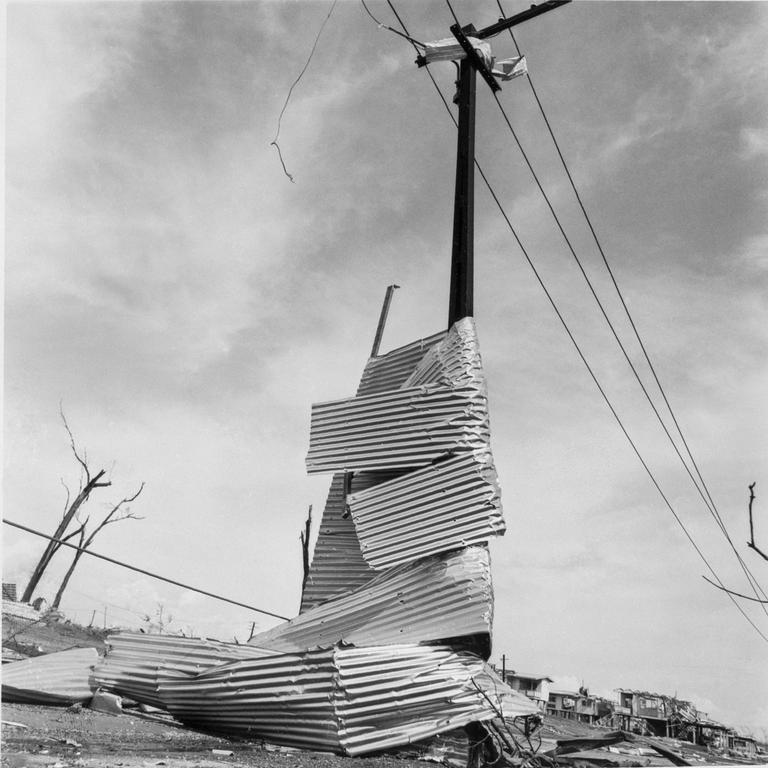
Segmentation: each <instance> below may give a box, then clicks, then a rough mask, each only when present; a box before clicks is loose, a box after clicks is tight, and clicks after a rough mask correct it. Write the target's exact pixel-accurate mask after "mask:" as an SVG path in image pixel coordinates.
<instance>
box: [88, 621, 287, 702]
mask: <svg viewBox="0 0 768 768" xmlns="http://www.w3.org/2000/svg"><path fill="white" fill-rule="evenodd" d="M107 646H108V649H107V655H106V656H105V657H104V658H103V659H102V660H101V661H100V662H99V663H98V664H97V665H96V667H95V668H94V670H93V678H92V682H93V685H94V687H99V688H104V689H106V690H109V691H114V692H116V693H120V694H122V695H124V696H129V697H130V698H132V699H136V701H140V702H142V703H144V704H150V705H152V706H155V707H160V706H162V703H161V702H160V699H159V697H158V695H157V676H158V674H159V671H160V670H175V671H178V672H182V673H185V674H197V673H198V672H202V671H203V670H205V669H208V668H210V667H212V666H215V665H218V664H225V663H228V662H231V661H235V660H238V659H243V658H253V657H254V656H269V655H274V654H273V653H272V652H270V651H266V650H264V649H260V648H257V647H255V646H252V645H236V644H235V643H222V642H219V641H217V640H205V639H202V638H191V637H177V636H175V635H146V634H143V633H140V632H121V633H119V634H115V635H110V636H109V637H108V638H107Z"/></svg>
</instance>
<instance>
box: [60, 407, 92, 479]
mask: <svg viewBox="0 0 768 768" xmlns="http://www.w3.org/2000/svg"><path fill="white" fill-rule="evenodd" d="M59 416H61V420H62V421H63V422H64V429H66V430H67V434H68V435H69V444H70V446H72V453H74V454H75V458H76V459H77V461H78V463H79V464H80V466H81V467H82V468H83V471H84V472H85V484H86V485H88V483H89V482H90V481H91V473H90V470H89V469H88V464H86V460H85V458H83V457H81V456H80V454H79V453H78V452H77V446H76V445H75V436H74V435H73V434H72V430H71V429H70V428H69V424H68V422H67V417H66V416H65V415H64V406H63V404H62V402H61V401H59Z"/></svg>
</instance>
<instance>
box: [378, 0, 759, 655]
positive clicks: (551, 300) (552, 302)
mask: <svg viewBox="0 0 768 768" xmlns="http://www.w3.org/2000/svg"><path fill="white" fill-rule="evenodd" d="M447 2H448V3H449V7H450V0H447ZM387 4H388V5H389V7H390V8H391V9H392V12H393V13H394V14H395V16H396V17H397V20H398V22H399V23H400V25H401V26H402V27H403V30H404V32H405V33H406V34H408V30H407V28H406V26H405V24H404V23H403V21H402V19H401V18H400V16H399V14H398V13H397V11H396V10H395V8H394V6H393V4H392V2H391V0H387ZM451 11H453V9H451ZM424 69H426V70H427V73H428V74H429V77H430V79H431V80H432V84H433V85H434V86H435V89H436V90H437V92H438V95H439V96H440V98H441V100H442V102H443V104H444V105H445V108H446V110H447V111H448V113H449V115H450V117H451V119H452V120H453V122H454V124H456V119H455V117H454V116H453V113H452V112H451V109H450V107H449V106H448V102H447V101H446V99H445V97H444V96H443V93H442V91H441V90H440V87H439V86H438V85H437V82H436V81H435V79H434V77H432V74H431V73H430V72H429V67H424ZM497 102H498V100H497ZM499 106H500V107H501V104H499ZM502 111H503V108H502ZM510 127H511V126H510ZM520 149H521V151H522V147H521V148H520ZM474 164H475V167H476V168H477V170H478V172H479V173H480V176H481V177H482V179H483V182H484V183H485V185H486V187H487V188H488V191H489V193H490V195H491V197H492V198H493V201H494V202H495V203H496V206H497V207H498V209H499V212H500V213H501V215H502V217H503V218H504V220H505V222H506V224H507V226H508V227H509V230H510V232H511V233H512V236H513V237H514V239H515V241H516V242H517V245H518V247H519V248H520V250H521V252H522V254H523V256H524V257H525V259H526V261H527V262H528V265H529V266H530V268H531V270H532V271H533V273H534V276H535V277H536V280H537V282H538V283H539V285H540V287H541V288H542V290H543V291H544V293H545V295H546V297H547V299H548V300H549V303H550V305H551V306H552V308H553V310H554V312H555V314H556V315H557V317H558V319H559V320H560V323H561V324H562V326H563V328H564V329H565V332H566V334H567V335H568V337H569V338H570V340H571V342H572V344H573V346H574V347H575V349H576V352H577V353H578V355H579V357H580V358H581V360H582V362H583V363H584V365H585V367H586V368H587V371H588V373H589V375H590V377H591V378H592V380H593V382H594V383H595V385H596V386H597V388H598V391H599V392H600V394H601V395H602V397H603V400H604V401H605V403H606V405H607V406H608V408H609V410H610V411H611V413H612V415H613V417H614V419H615V420H616V422H617V423H618V425H619V427H620V429H621V431H622V432H623V434H624V436H625V438H626V439H627V441H628V442H629V444H630V446H631V447H632V449H633V451H634V453H635V455H636V456H637V458H638V460H639V461H640V463H641V465H642V466H643V469H644V470H645V472H646V474H647V475H648V477H649V478H650V480H651V482H652V483H653V485H654V487H655V488H656V490H657V491H658V493H659V495H660V496H661V498H662V499H663V501H664V503H665V505H666V507H667V508H668V509H669V511H670V512H671V514H672V516H673V517H674V518H675V521H676V522H677V524H678V525H679V526H680V528H681V529H682V531H683V533H684V534H685V536H686V538H687V539H688V542H689V543H690V544H691V546H692V547H693V548H694V550H695V551H696V553H697V554H698V555H699V557H700V558H701V560H702V561H703V562H704V564H705V565H706V566H707V568H708V569H709V571H710V573H711V574H712V575H713V577H714V578H715V579H716V581H717V582H718V583H719V584H720V585H722V586H724V585H723V582H722V580H721V579H720V577H719V576H718V575H717V573H716V572H715V570H714V568H713V567H712V565H711V564H710V563H709V561H708V560H707V558H706V556H705V555H704V553H703V552H702V551H701V549H700V548H699V546H698V545H697V544H696V542H695V541H694V539H693V537H692V535H691V534H690V532H689V531H688V529H687V528H686V526H685V524H684V523H683V521H682V520H681V519H680V517H679V516H678V514H677V513H676V512H675V510H674V508H673V507H672V504H671V502H670V501H669V499H668V498H667V496H666V495H665V493H664V491H663V490H662V488H661V486H660V485H659V483H658V481H657V480H656V478H655V476H654V475H653V472H652V471H651V469H650V467H649V466H648V464H647V463H646V461H645V459H644V458H643V456H642V454H641V453H640V451H639V449H638V448H637V446H636V444H635V442H634V441H633V440H632V438H631V436H630V435H629V433H628V431H627V429H626V427H625V426H624V423H623V422H622V420H621V418H620V416H619V415H618V413H617V412H616V410H615V408H614V406H613V404H612V403H611V401H610V399H609V398H608V395H607V393H606V392H605V390H604V389H603V387H602V385H601V384H600V381H599V379H598V378H597V376H596V374H595V373H594V371H593V370H592V367H591V366H590V364H589V362H588V361H587V359H586V357H585V355H584V353H583V351H582V350H581V347H580V346H579V344H578V342H577V341H576V338H575V337H574V335H573V333H572V332H571V330H570V328H569V326H568V324H567V322H566V320H565V318H564V317H563V315H562V313H561V312H560V310H559V308H558V306H557V304H556V302H555V300H554V297H553V296H552V295H551V294H550V292H549V290H548V289H547V287H546V284H545V283H544V280H543V278H542V277H541V275H540V274H539V272H538V270H537V269H536V266H535V265H534V263H533V260H532V258H531V257H530V255H529V254H528V252H527V250H526V248H525V247H524V246H523V243H522V241H521V240H520V238H519V236H518V234H517V232H516V230H515V228H514V227H513V225H512V222H511V220H510V219H509V216H508V215H507V213H506V211H505V209H504V207H503V206H502V204H501V201H500V200H499V198H498V196H497V195H496V192H495V191H494V189H493V187H492V186H491V183H490V181H489V180H488V178H487V177H486V175H485V173H484V171H483V169H482V168H481V166H480V164H479V163H478V161H477V158H475V161H474ZM531 170H532V169H531ZM542 191H543V190H542ZM563 234H565V233H563ZM697 487H698V486H697ZM726 594H728V597H729V599H730V600H731V602H732V603H733V604H734V606H735V607H736V609H737V610H738V611H739V613H741V615H742V616H743V617H744V619H745V620H746V621H747V622H748V623H749V624H750V625H751V626H752V628H753V629H754V630H755V631H756V632H757V634H758V635H760V637H761V638H762V639H763V640H764V641H765V642H766V643H768V637H766V635H765V634H763V632H762V631H761V630H760V628H759V627H758V626H757V625H756V624H755V623H754V621H752V619H751V618H750V617H749V616H748V615H747V613H746V612H745V611H744V609H743V608H742V607H741V605H739V603H738V602H737V601H736V599H735V598H734V597H733V596H732V595H731V594H730V593H728V592H727V591H726Z"/></svg>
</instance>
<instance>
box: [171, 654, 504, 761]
mask: <svg viewBox="0 0 768 768" xmlns="http://www.w3.org/2000/svg"><path fill="white" fill-rule="evenodd" d="M485 670H486V665H485V664H484V663H483V661H482V660H481V659H479V658H478V657H477V656H475V655H474V654H471V653H466V652H455V651H453V650H451V649H450V648H448V647H444V646H424V645H413V644H402V645H396V646H384V647H368V648H347V647H336V648H330V649H324V650H316V651H309V652H305V653H301V654H285V655H280V656H274V657H269V658H263V659H247V660H243V661H237V662H232V663H230V664H224V665H221V666H218V667H215V668H212V669H209V670H206V671H204V672H201V673H200V674H198V675H194V676H190V675H183V674H181V673H178V672H170V673H167V674H161V676H160V679H159V685H158V690H159V695H160V698H161V700H162V703H163V706H165V708H166V709H168V711H169V712H171V714H173V715H174V716H175V717H176V718H177V719H179V720H181V721H182V722H184V723H188V724H190V725H193V726H197V727H199V728H205V729H209V730H213V731H219V732H225V733H236V734H240V735H243V736H248V737H249V738H259V737H263V738H266V739H268V740H269V741H271V742H274V743H276V744H283V745H285V746H290V747H300V748H305V749H315V750H331V751H334V752H345V753H347V754H349V755H362V754H367V753H371V752H378V751H381V750H383V749H387V748H389V747H392V746H397V745H401V744H407V743H411V742H415V741H418V740H421V739H425V738H428V737H430V736H433V735H435V734H438V733H442V732H444V731H448V730H452V729H455V728H457V727H460V726H463V725H466V724H467V723H469V722H472V721H476V720H490V719H492V718H493V717H495V716H496V706H497V705H496V701H497V696H498V693H497V691H496V690H495V689H494V688H493V687H489V688H484V686H485V685H486V683H485V680H486V677H485ZM478 688H480V689H481V690H483V691H484V694H483V693H481V692H480V690H478Z"/></svg>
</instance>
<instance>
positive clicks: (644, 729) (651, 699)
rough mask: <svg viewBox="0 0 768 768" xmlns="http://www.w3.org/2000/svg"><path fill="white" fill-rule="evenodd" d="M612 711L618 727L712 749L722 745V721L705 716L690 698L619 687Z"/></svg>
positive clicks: (723, 735)
mask: <svg viewBox="0 0 768 768" xmlns="http://www.w3.org/2000/svg"><path fill="white" fill-rule="evenodd" d="M618 693H619V705H618V706H617V707H615V708H614V714H615V715H617V716H618V717H619V720H618V722H617V723H616V725H617V727H620V728H623V729H625V730H631V731H634V732H636V733H647V734H651V735H654V736H669V737H672V738H676V739H681V740H683V741H690V742H691V743H693V744H700V745H702V746H707V747H710V748H712V749H723V748H724V746H725V734H726V731H727V730H728V729H727V728H726V727H725V726H724V725H721V724H720V723H715V722H713V721H710V720H707V719H706V715H705V714H703V713H701V712H699V711H698V710H697V709H696V707H694V706H693V704H691V703H690V702H689V701H683V700H682V699H677V698H675V697H674V696H665V695H664V694H660V693H649V692H647V691H631V690H626V689H619V691H618Z"/></svg>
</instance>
